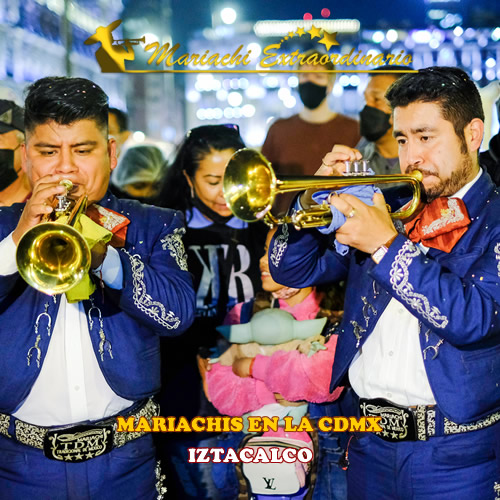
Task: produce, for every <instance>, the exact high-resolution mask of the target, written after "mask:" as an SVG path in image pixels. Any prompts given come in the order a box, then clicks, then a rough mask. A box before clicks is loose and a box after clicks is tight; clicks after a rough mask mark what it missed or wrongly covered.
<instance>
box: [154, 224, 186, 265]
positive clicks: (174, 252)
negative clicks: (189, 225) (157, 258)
mask: <svg viewBox="0 0 500 500" xmlns="http://www.w3.org/2000/svg"><path fill="white" fill-rule="evenodd" d="M185 233H186V229H185V228H183V227H178V228H176V229H174V232H173V233H171V234H169V235H167V236H165V238H163V239H162V240H160V241H161V242H162V248H163V250H167V248H168V251H169V252H170V255H171V256H172V257H173V258H174V259H175V262H177V265H178V266H179V267H180V268H181V270H182V271H187V270H188V265H187V255H186V250H185V249H184V243H183V242H182V236H183V235H184V234H185Z"/></svg>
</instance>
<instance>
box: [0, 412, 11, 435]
mask: <svg viewBox="0 0 500 500" xmlns="http://www.w3.org/2000/svg"><path fill="white" fill-rule="evenodd" d="M9 425H10V416H9V415H4V414H3V413H2V414H0V434H2V436H6V437H8V438H10V437H11V436H10V434H9Z"/></svg>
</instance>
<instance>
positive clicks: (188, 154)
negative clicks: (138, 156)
mask: <svg viewBox="0 0 500 500" xmlns="http://www.w3.org/2000/svg"><path fill="white" fill-rule="evenodd" d="M244 147H245V144H244V142H243V140H242V139H241V136H240V132H239V128H238V126H237V125H229V124H228V125H203V126H201V127H196V128H193V129H192V130H190V131H189V132H188V133H187V134H186V137H185V138H184V140H183V142H182V143H181V145H180V146H179V148H178V150H177V154H176V156H175V159H174V161H173V162H172V164H171V165H170V167H169V168H168V170H167V174H166V177H165V180H164V182H163V185H162V188H161V190H160V194H159V195H158V200H157V203H156V204H157V205H158V206H160V207H167V208H173V209H175V210H181V211H182V212H184V213H185V212H186V211H187V210H189V209H191V207H192V206H193V203H192V201H191V190H190V187H189V184H188V182H187V180H186V177H185V176H184V173H183V171H185V172H186V173H187V175H188V176H189V177H191V178H192V177H194V175H195V173H196V171H197V170H198V167H199V166H200V161H202V160H203V158H205V157H206V156H208V155H209V154H210V153H212V152H213V151H223V150H225V149H234V151H237V150H238V149H241V148H244Z"/></svg>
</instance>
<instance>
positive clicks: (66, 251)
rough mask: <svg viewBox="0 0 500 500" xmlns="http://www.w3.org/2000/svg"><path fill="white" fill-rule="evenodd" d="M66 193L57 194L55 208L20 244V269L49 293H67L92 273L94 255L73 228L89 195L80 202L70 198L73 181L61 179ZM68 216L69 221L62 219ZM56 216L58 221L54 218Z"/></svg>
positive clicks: (31, 281) (32, 282)
mask: <svg viewBox="0 0 500 500" xmlns="http://www.w3.org/2000/svg"><path fill="white" fill-rule="evenodd" d="M60 184H61V185H63V186H64V187H65V188H66V193H65V194H63V195H59V196H56V199H55V200H54V203H53V205H52V206H53V208H54V211H53V212H52V214H54V215H52V214H48V215H46V216H44V217H43V219H42V221H41V223H40V224H38V225H36V226H35V227H33V228H31V229H29V230H28V231H26V232H25V233H24V234H23V236H22V237H21V239H20V240H19V244H18V245H17V250H16V262H17V269H18V271H19V274H20V275H21V276H22V278H23V279H24V280H25V281H26V282H27V283H28V285H30V286H32V287H33V288H36V289H37V290H40V291H41V292H44V293H46V294H48V295H55V294H58V293H65V292H67V291H68V290H69V289H71V288H73V287H74V286H75V285H77V284H78V283H79V282H80V281H81V279H82V278H83V277H84V275H85V274H87V273H88V272H89V269H90V262H91V255H90V248H89V246H88V244H87V242H86V241H85V238H84V237H83V236H82V235H81V234H80V233H79V232H78V231H77V230H76V229H75V228H74V227H73V226H74V224H75V222H76V220H77V219H78V217H79V215H80V214H81V213H82V212H84V211H85V210H86V207H87V196H86V195H82V196H80V198H78V200H76V202H73V201H72V200H69V199H68V193H69V192H70V191H71V189H72V188H73V183H72V182H71V181H69V180H62V181H61V182H60ZM64 215H67V216H68V220H67V221H66V222H64V223H63V222H58V219H59V218H60V217H61V216H64ZM54 216H55V220H52V221H50V220H49V219H50V218H51V217H54Z"/></svg>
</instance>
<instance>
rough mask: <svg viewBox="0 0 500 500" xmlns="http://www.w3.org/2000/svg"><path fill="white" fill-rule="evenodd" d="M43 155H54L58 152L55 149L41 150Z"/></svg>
mask: <svg viewBox="0 0 500 500" xmlns="http://www.w3.org/2000/svg"><path fill="white" fill-rule="evenodd" d="M40 154H41V155H42V156H54V155H55V154H56V152H55V151H40Z"/></svg>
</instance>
